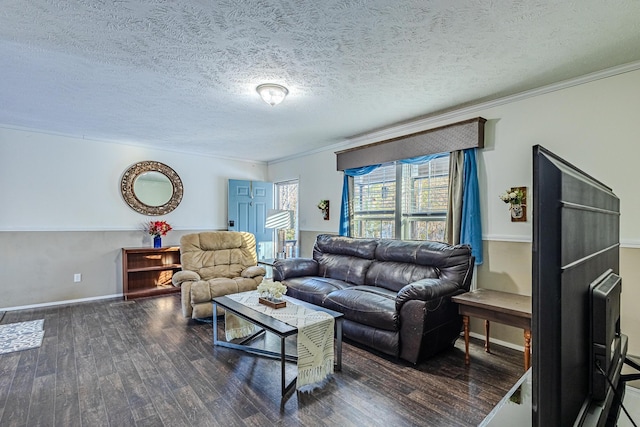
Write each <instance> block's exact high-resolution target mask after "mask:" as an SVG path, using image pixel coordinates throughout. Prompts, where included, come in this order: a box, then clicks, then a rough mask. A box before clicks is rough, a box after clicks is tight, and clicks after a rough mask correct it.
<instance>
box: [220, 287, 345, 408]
mask: <svg viewBox="0 0 640 427" xmlns="http://www.w3.org/2000/svg"><path fill="white" fill-rule="evenodd" d="M284 299H285V300H286V301H287V302H288V303H291V304H297V305H301V306H304V307H306V308H309V309H311V310H315V311H323V312H325V313H327V314H329V315H331V316H332V317H333V319H334V321H335V365H334V370H335V371H341V370H342V318H343V316H344V315H343V314H342V313H339V312H337V311H333V310H329V309H327V308H323V307H319V306H317V305H313V304H309V303H307V302H304V301H300V300H297V299H295V298H290V297H286V296H285V297H284ZM212 303H213V312H214V313H216V309H217V307H218V306H220V307H222V308H224V309H225V310H228V311H229V312H231V313H232V314H234V315H236V316H238V317H240V318H242V319H244V320H246V321H248V322H250V323H253V324H254V325H256V326H258V328H259V330H258V331H257V332H256V333H254V334H252V335H250V336H248V337H245V338H242V339H241V340H239V341H238V342H230V341H222V340H219V339H218V318H217V316H213V345H214V346H220V347H227V348H233V349H236V350H241V351H245V352H247V353H252V354H257V355H259V356H265V357H271V358H275V359H279V360H280V371H281V382H280V390H281V397H282V399H284V398H285V397H286V396H287V395H288V394H289V393H290V392H291V390H293V388H294V386H295V384H296V380H297V376H296V377H295V378H293V380H291V381H290V382H289V383H288V384H287V382H286V372H285V366H286V362H297V361H298V356H297V355H292V354H287V353H286V352H285V339H286V338H287V337H291V336H294V335H296V334H297V333H298V328H297V327H295V326H291V325H288V324H287V323H284V322H282V321H280V320H278V319H275V318H273V317H271V316H269V315H268V314H265V313H261V312H259V311H256V310H253V309H252V308H251V307H247V306H246V305H243V304H241V303H239V302H237V301H235V300H233V299H231V298H228V297H226V296H221V297H216V298H213V300H212ZM265 332H270V333H272V334H274V335H276V336H277V337H278V338H280V351H271V350H267V349H262V348H256V347H252V346H250V345H249V343H250V342H251V341H253V340H254V339H256V338H258V337H259V336H261V335H263V334H264V333H265Z"/></svg>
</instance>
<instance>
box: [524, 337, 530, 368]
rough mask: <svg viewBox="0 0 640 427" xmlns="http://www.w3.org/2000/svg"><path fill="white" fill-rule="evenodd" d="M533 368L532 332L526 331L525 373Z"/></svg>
mask: <svg viewBox="0 0 640 427" xmlns="http://www.w3.org/2000/svg"><path fill="white" fill-rule="evenodd" d="M530 366H531V331H530V330H529V329H525V330H524V370H525V372H526V371H527V370H528V369H529V367H530Z"/></svg>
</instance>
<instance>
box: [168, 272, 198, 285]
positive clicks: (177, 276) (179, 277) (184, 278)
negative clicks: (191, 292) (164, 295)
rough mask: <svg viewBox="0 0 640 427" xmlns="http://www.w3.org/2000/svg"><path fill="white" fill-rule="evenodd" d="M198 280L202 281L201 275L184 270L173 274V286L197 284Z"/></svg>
mask: <svg viewBox="0 0 640 427" xmlns="http://www.w3.org/2000/svg"><path fill="white" fill-rule="evenodd" d="M198 280H200V275H199V274H198V273H196V272H195V271H188V270H186V271H185V270H182V271H177V272H175V273H174V274H173V277H172V278H171V283H173V286H181V285H182V283H183V282H196V281H198Z"/></svg>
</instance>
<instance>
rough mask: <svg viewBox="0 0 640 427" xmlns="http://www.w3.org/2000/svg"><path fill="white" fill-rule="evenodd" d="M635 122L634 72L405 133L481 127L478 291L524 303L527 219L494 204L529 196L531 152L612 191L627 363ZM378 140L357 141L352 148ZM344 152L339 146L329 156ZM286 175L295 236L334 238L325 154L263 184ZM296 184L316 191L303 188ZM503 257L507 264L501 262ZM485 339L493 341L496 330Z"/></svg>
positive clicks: (638, 257)
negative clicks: (325, 212) (467, 124)
mask: <svg viewBox="0 0 640 427" xmlns="http://www.w3.org/2000/svg"><path fill="white" fill-rule="evenodd" d="M530 95H534V94H533V93H531V94H530ZM639 112H640V71H632V72H627V73H624V74H619V75H615V76H613V77H608V78H603V79H599V80H596V81H591V82H589V83H584V84H580V85H576V86H572V87H567V88H563V89H561V90H555V91H552V92H547V93H543V92H542V91H536V93H535V96H529V97H527V96H519V97H514V98H512V99H509V100H502V101H501V102H494V103H490V104H486V105H484V106H480V107H473V108H468V109H465V110H460V111H458V112H453V113H448V114H447V115H446V117H445V116H442V117H435V118H430V119H427V120H425V121H424V122H425V123H426V125H425V126H424V127H423V128H422V129H419V128H417V127H416V126H415V124H413V125H412V126H413V127H412V128H411V132H417V131H419V130H426V129H431V128H435V127H438V126H443V125H446V124H450V123H454V122H457V121H461V120H466V119H470V118H473V117H477V116H481V117H484V118H485V119H487V120H488V121H487V123H486V131H485V148H484V149H482V150H480V154H479V156H478V163H479V166H478V169H479V171H478V173H479V183H480V199H481V215H482V229H483V239H484V240H485V263H484V265H482V266H481V268H479V269H478V286H479V287H486V288H493V289H499V290H500V289H502V290H506V291H511V292H518V293H523V294H530V293H531V247H530V246H531V238H532V237H531V236H532V223H531V210H529V218H528V221H527V222H511V221H510V218H509V212H508V210H507V206H506V205H505V204H504V202H502V201H501V200H500V199H499V197H498V196H499V194H501V193H503V192H504V191H505V190H506V189H507V188H510V187H516V186H526V187H527V188H528V192H529V194H531V192H532V188H531V185H532V146H533V145H536V144H540V145H542V146H544V147H545V148H547V149H549V150H551V151H552V152H554V153H556V154H558V155H559V156H561V157H564V158H565V159H567V160H568V161H570V162H571V163H573V164H574V165H576V166H577V167H579V168H580V169H582V170H584V171H585V172H587V173H589V174H591V175H593V176H594V177H596V178H597V179H599V180H601V181H602V182H604V183H605V184H607V185H609V186H610V187H612V188H613V190H614V192H615V193H616V194H617V195H618V196H619V197H620V199H621V231H620V232H621V236H620V237H621V242H622V245H623V246H624V247H625V250H624V253H623V254H622V256H621V263H620V264H621V265H620V270H621V275H622V277H623V281H624V290H623V292H624V295H623V302H622V304H623V306H622V324H623V329H624V330H625V333H627V334H629V335H630V344H629V348H630V352H631V353H633V354H640V312H639V311H638V310H637V307H636V305H637V303H636V301H639V300H640V271H639V270H638V268H637V267H636V265H640V249H637V248H640V222H639V221H638V218H640V197H638V196H637V193H638V191H637V187H638V184H637V179H636V178H635V175H636V173H637V170H638V166H637V164H638V159H640V141H639V137H638V135H639V133H638V128H637V117H638V113H639ZM393 133H394V132H393V131H387V132H386V134H387V135H389V136H388V138H390V137H393V136H398V135H393ZM405 133H409V132H405ZM381 139H382V138H381ZM381 139H377V140H376V139H371V140H367V139H366V138H359V140H358V143H357V144H352V146H356V145H362V144H366V143H371V142H377V141H379V140H381ZM345 148H349V146H341V147H340V148H339V149H345ZM288 170H294V171H296V173H297V174H298V175H299V178H300V183H301V185H300V212H301V221H300V228H301V230H302V231H303V234H304V235H309V236H313V235H314V233H315V232H319V231H327V232H336V231H337V230H338V215H337V213H338V212H337V211H334V208H335V209H339V200H340V196H341V187H342V173H336V172H335V171H336V162H335V154H333V153H330V154H327V153H321V154H312V155H309V156H307V157H302V158H293V159H289V160H284V161H280V162H277V163H272V164H270V165H269V175H270V178H272V179H273V177H276V176H279V174H281V173H282V171H288ZM336 174H337V175H336ZM306 182H315V183H316V184H315V185H313V186H308V185H304V184H303V183H306ZM320 198H328V199H330V200H331V202H332V212H331V220H330V221H327V222H322V221H321V220H319V218H320V216H319V213H318V212H316V211H317V209H316V208H315V205H316V204H317V200H319V199H320ZM334 202H335V203H334ZM530 202H531V200H529V203H530ZM530 205H531V204H530ZM319 221H320V222H319ZM501 242H505V244H507V246H505V244H502V243H501ZM302 244H303V246H304V247H302V250H301V252H303V253H310V251H309V248H308V246H309V245H312V244H313V242H302ZM508 245H512V246H508ZM505 254H508V256H509V257H510V259H509V262H505ZM496 326H497V325H496ZM495 329H496V330H497V331H498V333H499V331H500V328H499V327H498V328H495ZM492 330H493V329H492ZM636 331H637V332H636ZM514 336H516V337H519V338H516V339H515V341H513V342H515V343H516V344H520V345H522V343H521V337H522V331H519V332H518V331H516V333H515V334H514ZM506 339H509V338H506Z"/></svg>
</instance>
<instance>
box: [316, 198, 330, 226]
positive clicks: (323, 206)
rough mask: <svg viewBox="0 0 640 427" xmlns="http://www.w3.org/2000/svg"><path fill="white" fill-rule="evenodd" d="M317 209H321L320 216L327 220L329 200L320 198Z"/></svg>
mask: <svg viewBox="0 0 640 427" xmlns="http://www.w3.org/2000/svg"><path fill="white" fill-rule="evenodd" d="M318 209H320V210H321V211H322V216H323V217H324V220H325V221H329V201H328V200H320V203H318Z"/></svg>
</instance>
